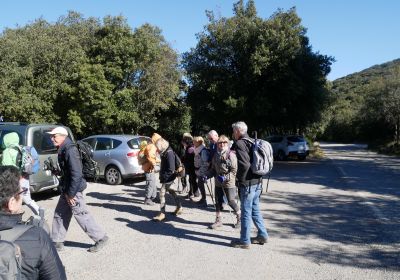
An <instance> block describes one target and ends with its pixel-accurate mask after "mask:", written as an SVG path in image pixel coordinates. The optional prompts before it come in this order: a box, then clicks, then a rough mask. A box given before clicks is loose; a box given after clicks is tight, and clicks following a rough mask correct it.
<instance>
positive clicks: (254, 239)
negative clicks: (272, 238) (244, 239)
mask: <svg viewBox="0 0 400 280" xmlns="http://www.w3.org/2000/svg"><path fill="white" fill-rule="evenodd" d="M250 240H251V244H260V245H264V243H267V242H268V237H262V236H256V237H251V238H250Z"/></svg>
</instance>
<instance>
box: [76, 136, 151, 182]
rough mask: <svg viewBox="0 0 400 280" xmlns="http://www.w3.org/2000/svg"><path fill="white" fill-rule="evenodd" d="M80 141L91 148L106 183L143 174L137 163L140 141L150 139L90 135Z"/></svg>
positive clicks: (143, 137)
mask: <svg viewBox="0 0 400 280" xmlns="http://www.w3.org/2000/svg"><path fill="white" fill-rule="evenodd" d="M82 141H84V142H86V143H88V144H89V145H90V146H92V148H93V151H94V152H93V159H94V160H95V161H96V162H97V167H98V175H99V177H100V178H104V179H105V180H106V182H107V184H110V185H117V184H121V183H122V180H123V179H128V178H133V177H137V176H141V175H143V174H144V172H143V169H142V167H141V166H140V165H139V163H138V158H137V156H138V153H139V145H140V142H142V141H146V142H147V143H151V139H150V138H149V137H146V136H140V135H125V134H122V135H114V134H107V135H106V134H105V135H92V136H89V137H87V138H85V139H83V140H82Z"/></svg>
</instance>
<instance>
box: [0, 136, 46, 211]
mask: <svg viewBox="0 0 400 280" xmlns="http://www.w3.org/2000/svg"><path fill="white" fill-rule="evenodd" d="M3 143H4V146H5V147H6V148H5V150H4V151H3V156H2V159H1V164H0V165H2V166H6V165H12V166H15V167H17V168H19V166H17V158H18V154H21V152H20V150H19V148H18V146H19V136H18V134H17V133H16V132H10V133H7V134H6V135H4V138H3ZM21 156H22V155H21ZM21 176H22V178H21V186H22V187H23V188H26V189H27V191H26V192H25V193H23V194H22V200H23V201H24V203H25V205H26V206H28V207H29V209H31V210H32V212H33V213H34V214H35V215H39V205H38V204H37V203H36V201H34V200H33V199H32V197H31V188H30V183H29V175H28V174H22V175H21Z"/></svg>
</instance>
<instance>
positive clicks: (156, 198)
mask: <svg viewBox="0 0 400 280" xmlns="http://www.w3.org/2000/svg"><path fill="white" fill-rule="evenodd" d="M151 200H152V201H153V202H154V203H160V199H159V198H158V197H154V198H151Z"/></svg>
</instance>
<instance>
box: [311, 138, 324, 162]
mask: <svg viewBox="0 0 400 280" xmlns="http://www.w3.org/2000/svg"><path fill="white" fill-rule="evenodd" d="M308 143H310V145H309V146H310V147H309V148H310V157H311V158H315V159H322V158H324V157H325V154H324V151H323V150H322V149H321V147H320V146H319V142H317V141H315V142H311V141H309V142H308Z"/></svg>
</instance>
